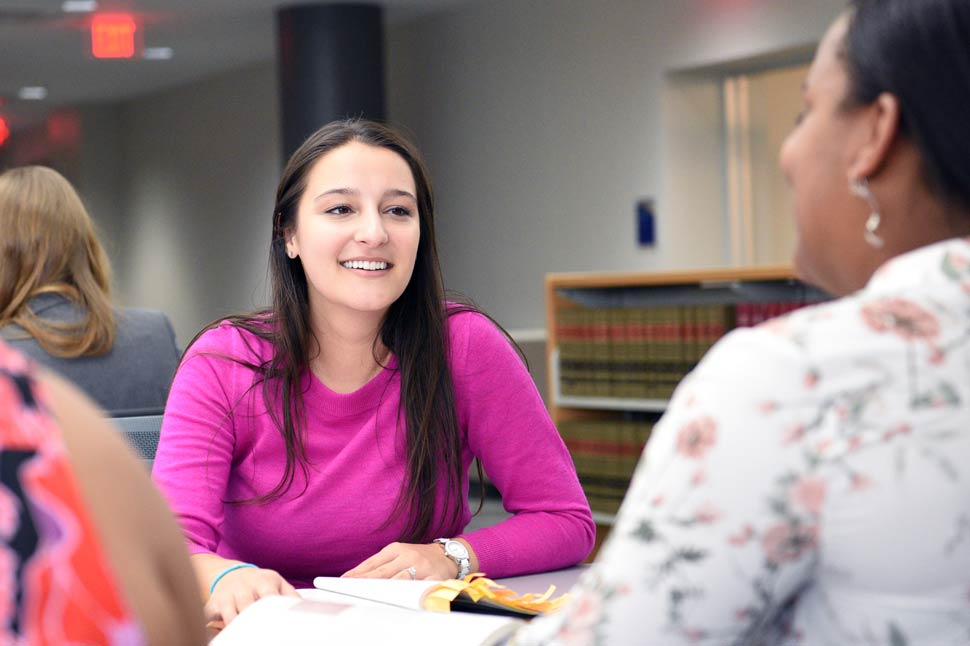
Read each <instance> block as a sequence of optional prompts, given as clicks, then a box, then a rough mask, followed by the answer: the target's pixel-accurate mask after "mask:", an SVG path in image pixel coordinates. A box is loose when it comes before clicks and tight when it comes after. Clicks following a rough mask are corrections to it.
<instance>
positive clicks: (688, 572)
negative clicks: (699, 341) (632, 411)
mask: <svg viewBox="0 0 970 646" xmlns="http://www.w3.org/2000/svg"><path fill="white" fill-rule="evenodd" d="M574 592H576V593H577V594H576V596H575V597H574V599H573V601H572V605H571V606H569V607H568V609H567V610H566V611H565V612H563V613H561V614H560V615H553V616H550V617H545V618H542V619H539V620H536V621H533V622H532V623H531V624H530V625H529V626H528V627H527V628H526V629H525V630H524V631H523V632H521V633H520V634H519V635H518V637H517V640H516V641H517V642H518V643H523V644H533V643H548V644H609V645H611V646H612V645H614V644H617V645H619V644H646V645H650V646H662V645H667V644H705V645H713V644H718V645H721V644H744V645H746V646H749V645H759V644H785V645H794V644H799V645H825V646H829V645H833V646H834V645H838V646H849V645H853V644H865V645H867V646H869V645H883V644H885V645H891V646H906V645H909V646H924V645H928V646H940V645H944V644H966V643H968V642H970V241H968V240H966V239H953V240H949V241H945V242H941V243H937V244H934V245H931V246H927V247H924V248H921V249H918V250H916V251H912V252H909V253H907V254H904V255H902V256H899V257H897V258H895V259H893V260H891V261H889V262H888V263H886V264H885V265H883V267H882V268H880V270H879V271H878V272H877V273H876V274H875V275H874V276H873V277H872V279H871V280H870V281H869V284H868V285H867V286H866V287H865V289H863V290H861V291H860V292H857V293H856V294H854V295H852V296H849V297H846V298H842V299H839V300H836V301H832V302H829V303H824V304H821V305H818V306H815V307H811V308H806V309H803V310H799V311H796V312H794V313H792V314H789V315H788V316H785V317H783V318H779V319H774V320H772V321H769V322H767V323H765V324H763V325H761V326H759V327H757V328H753V329H742V330H737V331H734V332H732V333H730V334H729V335H728V336H726V337H725V338H724V339H723V340H722V341H721V342H720V343H718V344H717V345H716V346H715V347H714V348H713V349H712V350H711V351H710V352H709V354H708V356H706V357H705V359H704V360H703V361H702V363H701V364H700V365H699V366H698V367H697V369H696V370H695V371H694V372H693V373H692V374H691V375H690V376H689V377H688V378H686V379H685V380H684V381H683V382H682V384H681V385H680V387H679V388H678V389H677V392H676V393H675V395H674V397H673V400H672V401H671V403H670V407H669V409H668V412H667V413H666V414H665V415H664V417H663V419H662V420H661V421H660V423H659V424H658V425H657V427H656V428H655V430H654V434H653V437H652V438H651V439H650V441H649V442H648V444H647V447H646V449H645V451H644V455H643V457H642V459H641V460H640V464H639V466H638V468H637V472H636V475H635V477H634V479H633V482H632V484H631V487H630V490H629V492H628V494H627V496H626V499H625V500H624V502H623V505H622V507H621V509H620V512H619V515H618V518H617V522H616V524H615V526H614V528H613V531H612V534H611V536H610V539H609V540H608V542H607V544H606V545H605V546H604V549H603V551H602V552H601V553H600V555H599V558H598V559H597V562H596V564H595V565H594V566H593V567H592V568H590V570H589V571H588V572H587V573H586V574H585V575H584V577H583V578H582V580H581V581H580V583H579V584H578V586H577V589H576V590H574Z"/></svg>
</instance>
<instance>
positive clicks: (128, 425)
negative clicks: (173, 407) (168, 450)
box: [111, 410, 162, 471]
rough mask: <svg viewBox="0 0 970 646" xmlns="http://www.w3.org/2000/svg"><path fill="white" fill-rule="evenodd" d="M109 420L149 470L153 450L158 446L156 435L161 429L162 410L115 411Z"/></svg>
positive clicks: (153, 454) (153, 458)
mask: <svg viewBox="0 0 970 646" xmlns="http://www.w3.org/2000/svg"><path fill="white" fill-rule="evenodd" d="M129 413H134V414H129ZM111 421H112V422H114V423H115V426H117V427H118V429H119V430H120V431H121V433H122V435H124V436H125V439H126V440H128V443H129V444H130V445H131V447H132V448H133V449H135V450H136V451H137V452H138V454H139V455H140V456H141V458H142V461H143V462H145V464H146V465H147V467H148V470H149V471H151V468H152V464H153V463H154V462H155V450H156V449H157V448H158V437H159V434H160V433H161V430H162V411H160V410H152V411H148V410H144V411H124V412H120V411H116V412H114V413H113V414H112V417H111Z"/></svg>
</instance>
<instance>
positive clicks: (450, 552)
mask: <svg viewBox="0 0 970 646" xmlns="http://www.w3.org/2000/svg"><path fill="white" fill-rule="evenodd" d="M433 542H434V543H438V544H439V545H441V548H442V549H443V550H444V551H445V556H447V557H448V558H450V559H451V560H452V561H454V562H455V563H456V564H457V565H458V576H457V577H456V578H458V579H464V578H465V577H466V576H468V573H469V572H471V561H470V560H469V558H468V549H467V548H466V547H465V546H464V545H462V544H461V542H459V541H456V540H455V539H453V538H436V539H434V541H433Z"/></svg>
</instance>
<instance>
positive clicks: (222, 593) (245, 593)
mask: <svg viewBox="0 0 970 646" xmlns="http://www.w3.org/2000/svg"><path fill="white" fill-rule="evenodd" d="M230 564H231V562H230ZM275 595H286V596H290V597H298V596H300V595H298V594H297V592H296V589H295V588H294V587H293V586H292V585H290V584H289V583H287V582H286V580H285V579H284V578H283V577H281V576H280V575H279V573H278V572H276V571H274V570H263V569H261V568H254V567H244V568H239V569H237V570H233V571H232V572H229V573H227V574H226V575H225V576H223V577H222V578H221V579H219V582H218V583H216V587H215V588H213V590H212V596H210V597H209V601H208V602H207V603H206V604H205V618H206V621H208V622H209V625H210V626H212V627H216V628H222V627H225V626H228V625H229V622H231V621H232V620H233V619H235V618H236V615H238V614H239V613H240V612H242V611H243V610H244V609H245V608H246V607H247V606H248V605H249V604H251V603H253V602H254V601H256V600H257V599H262V598H263V597H271V596H275Z"/></svg>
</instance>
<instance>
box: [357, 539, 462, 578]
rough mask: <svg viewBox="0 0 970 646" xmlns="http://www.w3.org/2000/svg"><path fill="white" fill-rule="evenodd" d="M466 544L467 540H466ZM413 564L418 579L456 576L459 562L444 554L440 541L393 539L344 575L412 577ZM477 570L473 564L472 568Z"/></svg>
mask: <svg viewBox="0 0 970 646" xmlns="http://www.w3.org/2000/svg"><path fill="white" fill-rule="evenodd" d="M466 545H467V543H466ZM408 568H414V577H413V578H415V579H433V580H437V579H454V578H455V577H456V576H458V564H457V563H455V562H454V561H452V560H451V559H450V558H448V557H447V556H445V551H444V550H443V549H441V546H440V545H438V544H437V543H431V544H428V545H414V544H412V543H391V544H390V545H388V546H387V547H385V548H384V549H382V550H381V551H380V552H378V553H377V554H375V555H374V556H372V557H370V558H369V559H367V560H366V561H364V562H363V563H361V564H360V565H358V566H357V567H355V568H354V569H352V570H348V571H347V572H344V574H343V576H345V577H352V578H361V579H410V578H412V577H411V572H410V571H409V570H408ZM472 571H473V572H474V571H475V570H474V568H472Z"/></svg>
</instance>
